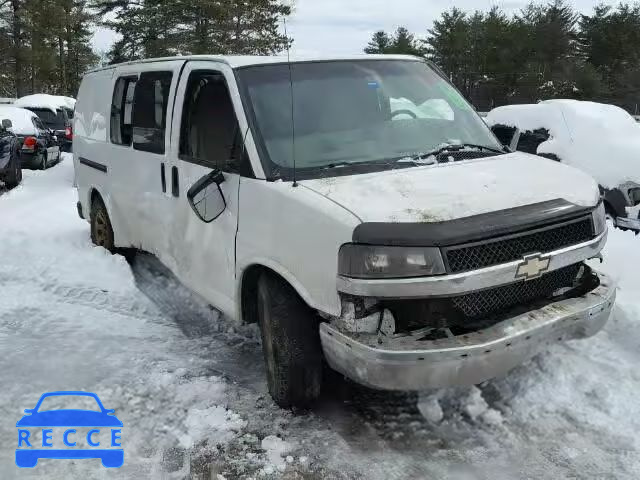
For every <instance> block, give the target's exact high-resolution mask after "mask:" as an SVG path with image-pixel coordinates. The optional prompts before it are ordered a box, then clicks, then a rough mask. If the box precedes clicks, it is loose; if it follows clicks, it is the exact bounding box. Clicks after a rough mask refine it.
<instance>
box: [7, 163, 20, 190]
mask: <svg viewBox="0 0 640 480" xmlns="http://www.w3.org/2000/svg"><path fill="white" fill-rule="evenodd" d="M20 182H22V166H21V165H20V158H19V157H18V155H14V157H13V168H11V170H9V172H8V173H7V176H6V177H5V180H4V183H5V184H6V186H7V188H14V187H17V186H18V185H19V184H20Z"/></svg>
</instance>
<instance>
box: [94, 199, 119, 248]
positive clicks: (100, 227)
mask: <svg viewBox="0 0 640 480" xmlns="http://www.w3.org/2000/svg"><path fill="white" fill-rule="evenodd" d="M89 220H90V222H91V241H92V242H93V243H94V245H97V246H99V247H103V248H105V249H107V250H109V251H110V252H111V253H113V251H114V250H115V248H114V244H113V228H111V220H110V219H109V214H108V213H107V207H105V205H104V202H103V201H102V199H101V198H99V197H98V198H96V199H94V200H93V202H92V203H91V212H90V214H89Z"/></svg>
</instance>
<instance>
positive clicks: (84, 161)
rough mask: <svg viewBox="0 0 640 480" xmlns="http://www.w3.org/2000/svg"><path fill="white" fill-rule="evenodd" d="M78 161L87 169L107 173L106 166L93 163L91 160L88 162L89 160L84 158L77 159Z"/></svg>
mask: <svg viewBox="0 0 640 480" xmlns="http://www.w3.org/2000/svg"><path fill="white" fill-rule="evenodd" d="M78 161H79V162H80V163H81V164H82V165H86V166H87V167H90V168H95V169H96V170H100V171H101V172H103V173H107V166H106V165H104V164H102V163H98V162H94V161H93V160H89V159H87V158H84V157H80V158H79V159H78Z"/></svg>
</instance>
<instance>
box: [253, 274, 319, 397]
mask: <svg viewBox="0 0 640 480" xmlns="http://www.w3.org/2000/svg"><path fill="white" fill-rule="evenodd" d="M257 294H258V322H259V324H260V332H261V333H262V350H263V353H264V359H265V366H266V370H267V384H268V386H269V393H270V394H271V396H272V397H273V400H274V401H275V402H276V403H277V404H278V405H279V406H280V407H282V408H291V407H297V408H307V407H309V406H310V405H311V404H312V403H313V402H314V401H315V400H316V399H317V398H318V396H319V395H320V390H321V385H322V348H321V346H320V333H319V321H318V318H317V316H316V314H315V312H314V311H313V310H311V309H310V308H309V307H308V306H307V305H306V303H305V302H304V301H303V300H302V299H301V298H300V296H299V295H298V294H297V293H296V291H295V290H294V289H293V288H292V287H291V286H290V285H289V284H287V283H286V282H284V281H283V280H281V279H280V278H279V277H277V276H276V275H274V274H270V273H264V274H262V276H261V277H260V280H259V281H258V293H257Z"/></svg>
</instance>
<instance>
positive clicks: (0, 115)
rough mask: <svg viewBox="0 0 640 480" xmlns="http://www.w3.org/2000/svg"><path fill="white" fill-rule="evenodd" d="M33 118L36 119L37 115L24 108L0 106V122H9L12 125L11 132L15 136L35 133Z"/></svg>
mask: <svg viewBox="0 0 640 480" xmlns="http://www.w3.org/2000/svg"><path fill="white" fill-rule="evenodd" d="M33 117H37V115H36V114H35V113H33V112H30V111H29V110H25V109H24V108H17V107H10V106H6V105H0V120H4V119H5V118H7V119H9V120H11V123H12V124H13V125H12V127H11V131H12V132H13V133H15V134H16V135H33V134H35V133H36V129H35V127H34V125H33V120H32V118H33Z"/></svg>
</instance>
